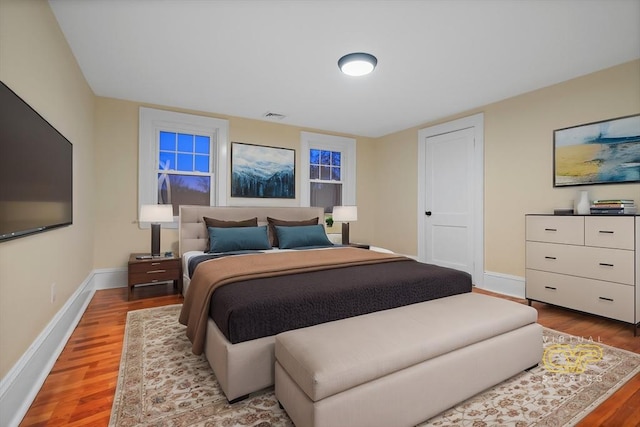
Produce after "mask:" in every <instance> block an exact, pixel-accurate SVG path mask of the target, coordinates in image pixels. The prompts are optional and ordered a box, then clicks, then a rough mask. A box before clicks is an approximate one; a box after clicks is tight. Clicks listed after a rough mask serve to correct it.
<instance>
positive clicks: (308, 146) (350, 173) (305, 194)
mask: <svg viewBox="0 0 640 427" xmlns="http://www.w3.org/2000/svg"><path fill="white" fill-rule="evenodd" d="M312 149H318V150H328V151H340V152H341V153H342V154H341V167H340V169H341V171H340V178H341V181H342V204H343V205H345V206H346V205H353V206H355V205H356V140H355V139H354V138H348V137H344V136H334V135H325V134H320V133H313V132H300V153H301V154H300V157H301V159H300V161H301V168H300V169H301V174H300V181H301V182H300V184H301V185H300V206H310V205H311V200H310V198H311V189H310V184H311V179H310V178H309V166H310V163H309V156H310V152H311V150H312ZM336 182H337V181H336Z"/></svg>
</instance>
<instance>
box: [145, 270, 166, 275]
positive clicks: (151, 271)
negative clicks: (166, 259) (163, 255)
mask: <svg viewBox="0 0 640 427" xmlns="http://www.w3.org/2000/svg"><path fill="white" fill-rule="evenodd" d="M166 271H167V270H150V271H147V274H156V273H164V272H166Z"/></svg>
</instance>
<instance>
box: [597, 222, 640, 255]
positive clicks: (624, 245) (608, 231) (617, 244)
mask: <svg viewBox="0 0 640 427" xmlns="http://www.w3.org/2000/svg"><path fill="white" fill-rule="evenodd" d="M633 219H634V218H633V217H619V216H618V217H606V216H593V217H585V236H584V244H585V245H587V246H598V247H600V248H615V249H627V250H631V251H632V250H633V249H634V237H635V236H634V235H633V232H630V231H631V230H633Z"/></svg>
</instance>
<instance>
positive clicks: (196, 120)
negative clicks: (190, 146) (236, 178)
mask: <svg viewBox="0 0 640 427" xmlns="http://www.w3.org/2000/svg"><path fill="white" fill-rule="evenodd" d="M139 120H140V126H139V136H138V217H139V214H140V207H141V206H142V205H144V204H155V203H158V178H157V161H158V153H159V139H158V136H159V134H160V131H167V132H176V133H187V134H199V135H207V136H209V137H211V149H210V156H212V157H213V159H212V161H211V164H210V167H211V178H212V182H211V195H210V200H209V204H210V205H211V206H226V204H227V180H228V178H227V175H228V174H227V160H228V152H229V121H228V120H224V119H216V118H213V117H205V116H197V115H193V114H186V113H177V112H175V111H167V110H158V109H155V108H148V107H140V113H139ZM139 226H140V228H149V227H150V224H149V223H143V222H141V223H139ZM163 227H166V228H178V218H177V217H174V221H173V222H172V223H166V224H163Z"/></svg>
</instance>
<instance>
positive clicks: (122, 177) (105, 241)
mask: <svg viewBox="0 0 640 427" xmlns="http://www.w3.org/2000/svg"><path fill="white" fill-rule="evenodd" d="M141 105H142V104H139V103H135V102H128V101H122V100H117V99H111V98H97V100H96V124H95V141H96V147H95V152H96V159H97V161H96V165H95V175H96V177H95V180H96V230H95V237H96V238H95V243H94V244H95V260H94V267H95V268H110V267H124V266H126V261H127V259H128V257H129V253H130V252H145V251H148V250H149V246H150V234H149V230H148V229H140V228H139V227H138V225H137V224H136V222H135V220H136V216H137V202H138V111H139V107H140V106H141ZM145 106H148V105H145ZM153 107H154V108H161V109H169V110H172V111H180V112H188V113H192V114H199V115H204V116H210V117H217V118H222V119H227V120H229V139H230V141H236V142H245V143H250V144H260V145H269V146H277V147H285V148H293V149H295V150H296V163H297V165H296V168H297V170H300V161H301V159H300V150H299V149H300V132H301V131H303V130H304V131H311V132H314V130H310V129H303V128H299V127H295V126H288V125H284V124H281V123H271V122H266V121H262V120H251V119H244V118H239V117H229V116H224V115H213V114H210V113H203V112H197V111H185V110H180V109H175V108H168V107H158V106H153ZM315 132H319V131H315ZM344 136H349V135H344ZM356 150H357V157H358V163H357V193H358V196H357V197H358V205H359V217H358V221H357V222H356V223H354V224H353V227H352V234H351V235H352V240H353V241H359V242H365V243H369V242H370V241H371V236H372V235H373V231H372V228H373V218H374V212H373V206H374V199H375V191H374V187H373V186H371V185H370V183H371V181H372V179H373V178H374V175H373V171H372V169H371V168H370V166H369V165H371V159H372V158H373V145H372V142H371V141H370V140H368V139H367V138H360V137H356ZM296 188H297V189H298V191H297V192H296V193H297V194H298V195H299V194H300V191H299V188H300V174H299V173H298V174H297V182H296ZM228 193H229V189H228ZM248 203H249V204H250V203H251V202H250V201H248V200H247V199H236V198H231V197H230V198H228V200H227V204H228V205H230V206H233V205H244V206H246V205H247V204H248ZM272 203H273V204H274V205H281V206H299V204H300V201H299V199H296V200H291V201H290V200H281V201H272ZM160 241H161V246H162V247H161V250H162V251H168V250H171V251H174V252H177V251H178V233H177V230H175V229H174V230H171V229H166V228H163V229H162V233H161V239H160Z"/></svg>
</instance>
